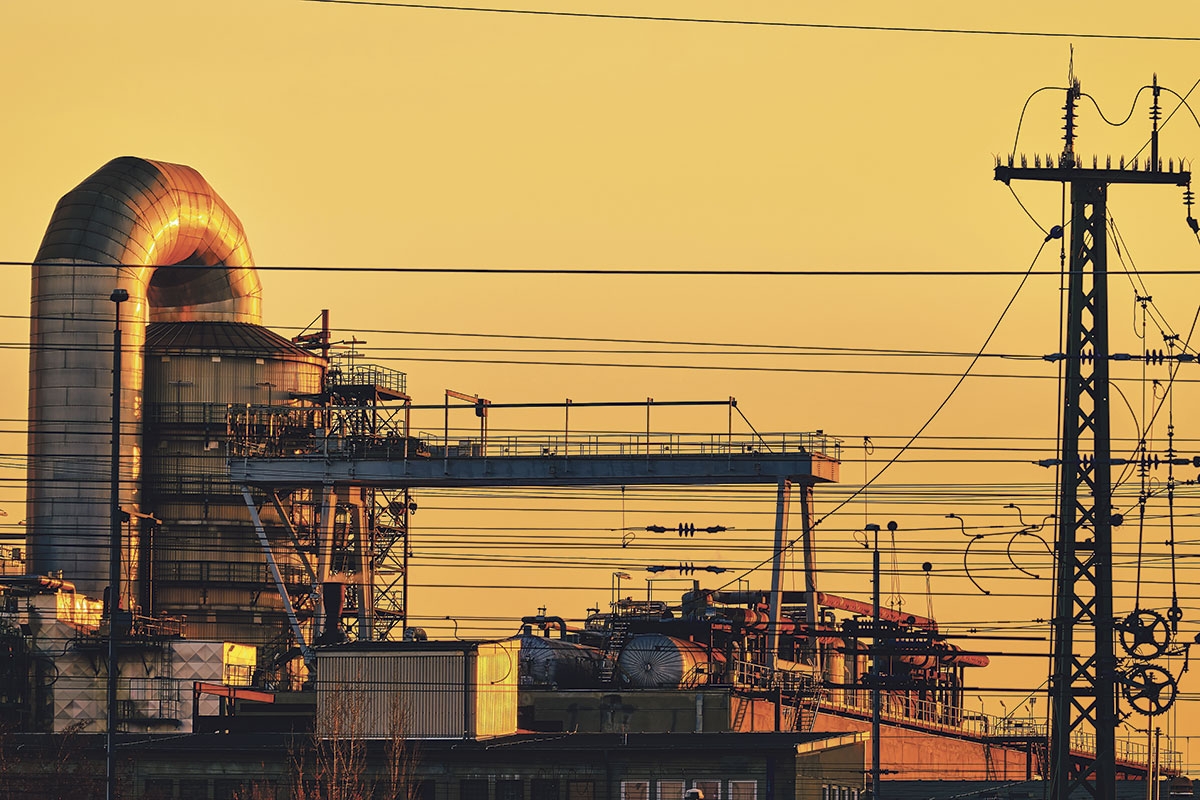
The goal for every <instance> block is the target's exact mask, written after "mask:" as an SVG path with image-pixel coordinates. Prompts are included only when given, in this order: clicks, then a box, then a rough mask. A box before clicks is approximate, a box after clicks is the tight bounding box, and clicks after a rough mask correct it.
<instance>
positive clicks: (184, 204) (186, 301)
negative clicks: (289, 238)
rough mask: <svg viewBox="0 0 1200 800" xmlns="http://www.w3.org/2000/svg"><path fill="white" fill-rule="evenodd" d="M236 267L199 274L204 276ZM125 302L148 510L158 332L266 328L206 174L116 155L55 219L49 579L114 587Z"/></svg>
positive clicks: (45, 376)
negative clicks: (147, 442)
mask: <svg viewBox="0 0 1200 800" xmlns="http://www.w3.org/2000/svg"><path fill="white" fill-rule="evenodd" d="M221 266H223V267H226V269H195V267H221ZM118 288H120V289H125V290H126V291H128V292H129V300H128V302H125V303H122V304H120V309H121V328H122V333H123V347H122V354H123V359H122V361H123V363H122V369H121V407H122V423H123V424H122V440H121V474H122V481H123V490H122V497H121V505H122V507H124V508H128V507H131V506H133V505H134V504H136V502H137V499H138V497H137V488H136V487H137V480H138V477H139V475H140V471H141V428H142V413H141V412H142V385H143V355H142V346H143V343H144V341H145V335H146V324H147V322H148V321H155V322H181V321H225V322H249V323H254V324H258V323H259V322H261V317H262V310H261V300H262V286H261V284H260V283H259V280H258V275H257V273H256V272H255V271H254V268H253V260H252V258H251V255H250V246H249V245H248V244H247V243H246V237H245V234H244V233H243V231H242V226H241V223H240V222H239V221H238V219H237V217H236V216H235V215H234V213H233V212H232V211H231V210H230V209H229V207H228V206H227V205H226V204H225V202H224V201H223V200H221V198H220V197H218V196H217V194H216V192H214V191H213V189H212V187H211V186H209V185H208V182H207V181H205V180H204V178H203V177H201V175H200V173H198V172H196V171H195V170H194V169H192V168H190V167H185V166H181V165H179V164H167V163H163V162H158V161H148V160H146V159H141V158H132V157H124V158H117V159H114V160H113V161H110V162H109V163H107V164H105V165H104V166H103V167H101V168H100V169H99V170H97V171H96V172H95V173H94V174H93V175H91V176H90V177H88V178H87V179H86V180H85V181H83V183H81V184H79V186H77V187H75V188H74V189H73V190H71V191H70V192H69V193H67V194H66V195H65V196H64V197H63V198H62V200H60V201H59V203H58V205H57V207H56V208H55V209H54V215H53V216H52V217H51V219H50V225H49V227H48V228H47V230H46V235H45V237H44V238H43V239H42V246H41V248H40V249H39V250H38V254H37V258H36V259H35V262H34V266H33V292H32V301H31V305H30V316H31V322H30V335H29V339H30V347H31V353H30V365H29V488H28V491H27V495H26V496H27V502H28V508H27V510H26V514H27V519H28V523H27V524H28V531H27V539H28V541H27V546H28V551H29V559H30V562H31V563H30V566H31V568H32V570H33V571H34V572H36V573H49V572H53V571H58V570H61V571H62V572H63V574H64V575H65V576H66V577H69V578H71V579H72V580H74V582H75V584H76V586H77V587H78V588H79V590H80V591H82V592H84V593H86V594H89V595H92V596H99V595H100V594H101V593H102V592H103V589H104V587H105V586H107V584H108V567H107V564H108V535H109V533H108V532H109V527H110V505H109V504H110V494H109V483H108V474H109V469H110V464H111V439H110V431H111V420H112V331H113V322H114V309H115V306H114V303H113V302H112V301H111V300H110V296H111V295H112V292H113V290H114V289H118Z"/></svg>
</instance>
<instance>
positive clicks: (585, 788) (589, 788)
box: [567, 781, 596, 800]
mask: <svg viewBox="0 0 1200 800" xmlns="http://www.w3.org/2000/svg"><path fill="white" fill-rule="evenodd" d="M567 800H596V782H595V781H567Z"/></svg>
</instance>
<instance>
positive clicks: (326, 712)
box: [316, 642, 517, 739]
mask: <svg viewBox="0 0 1200 800" xmlns="http://www.w3.org/2000/svg"><path fill="white" fill-rule="evenodd" d="M435 644H444V643H435ZM316 675H317V679H316V689H317V731H318V733H319V734H320V735H322V736H328V737H332V738H343V737H363V738H391V737H393V736H396V735H401V736H406V737H408V738H415V739H485V738H490V737H494V736H504V735H507V734H511V733H515V732H516V730H517V652H516V649H515V647H514V646H513V645H512V644H511V643H508V644H506V643H502V642H496V643H480V644H478V645H467V646H465V647H464V648H463V649H461V650H450V651H447V650H446V649H438V650H415V649H412V650H396V649H390V648H389V649H386V650H353V651H318V653H317V668H316Z"/></svg>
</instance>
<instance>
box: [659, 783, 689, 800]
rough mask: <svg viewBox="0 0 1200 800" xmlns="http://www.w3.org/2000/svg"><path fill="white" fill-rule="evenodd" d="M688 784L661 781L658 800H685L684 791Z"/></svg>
mask: <svg viewBox="0 0 1200 800" xmlns="http://www.w3.org/2000/svg"><path fill="white" fill-rule="evenodd" d="M686 788H687V784H686V783H684V782H683V781H659V782H658V800H683V790H684V789H686Z"/></svg>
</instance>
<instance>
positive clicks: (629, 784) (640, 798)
mask: <svg viewBox="0 0 1200 800" xmlns="http://www.w3.org/2000/svg"><path fill="white" fill-rule="evenodd" d="M621 800H650V781H621Z"/></svg>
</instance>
